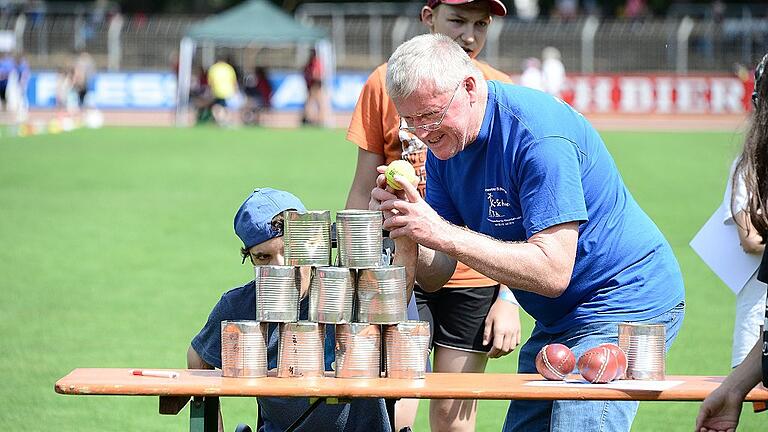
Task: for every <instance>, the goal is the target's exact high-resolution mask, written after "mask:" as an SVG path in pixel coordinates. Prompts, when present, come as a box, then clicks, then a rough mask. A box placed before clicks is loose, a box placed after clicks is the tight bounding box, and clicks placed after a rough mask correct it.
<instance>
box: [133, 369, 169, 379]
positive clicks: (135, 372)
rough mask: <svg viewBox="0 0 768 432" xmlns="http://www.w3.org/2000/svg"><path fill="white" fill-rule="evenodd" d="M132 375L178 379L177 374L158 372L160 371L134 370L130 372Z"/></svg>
mask: <svg viewBox="0 0 768 432" xmlns="http://www.w3.org/2000/svg"><path fill="white" fill-rule="evenodd" d="M131 373H132V374H133V375H138V376H147V377H158V378H178V376H179V373H178V372H173V371H160V370H146V369H134V370H132V371H131Z"/></svg>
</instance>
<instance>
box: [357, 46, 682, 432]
mask: <svg viewBox="0 0 768 432" xmlns="http://www.w3.org/2000/svg"><path fill="white" fill-rule="evenodd" d="M386 82H387V93H388V94H389V95H390V97H392V100H393V102H394V104H395V107H396V108H397V112H399V113H400V116H401V117H402V119H403V120H404V121H405V122H406V126H404V128H407V129H408V130H410V131H412V132H413V133H415V134H417V135H418V137H419V139H420V140H421V141H422V142H424V143H426V145H427V146H428V147H429V149H430V152H429V153H428V155H427V164H426V168H427V178H428V181H427V194H426V200H425V199H423V198H421V196H420V195H419V193H418V191H417V190H416V189H415V188H414V187H413V186H412V185H411V184H410V183H408V184H405V183H406V182H405V181H403V178H402V177H395V180H396V181H398V182H399V184H400V186H401V187H403V188H404V192H402V193H398V194H394V193H393V191H392V190H391V189H390V188H389V187H387V186H386V180H385V179H384V176H383V174H381V175H379V177H378V178H377V187H376V188H374V189H373V190H372V191H371V201H370V205H369V209H371V210H381V211H383V212H384V224H383V227H384V229H387V230H389V231H390V237H392V238H393V239H395V240H396V241H397V240H402V239H410V240H411V241H412V242H413V244H412V246H411V248H410V249H406V251H409V252H410V253H411V255H410V257H408V258H404V257H397V256H396V258H398V259H400V260H401V261H402V262H405V263H407V265H405V268H406V270H407V269H409V268H413V265H412V263H418V266H417V267H416V277H417V279H418V282H419V285H420V286H421V288H422V289H423V290H425V291H427V292H432V291H435V290H441V288H442V287H443V285H444V283H445V281H446V280H448V279H449V278H450V276H451V274H452V273H453V272H454V270H455V268H456V261H457V260H459V259H460V260H462V261H464V262H465V263H467V264H468V265H470V266H471V267H472V268H474V269H477V270H479V271H481V272H482V273H483V274H484V275H486V276H488V277H490V278H493V279H495V280H498V281H499V282H500V283H502V284H505V285H507V286H509V287H512V288H513V289H514V292H515V297H516V298H517V300H518V301H519V302H520V305H521V306H522V307H523V308H524V309H525V311H526V312H528V313H529V314H530V315H531V316H532V317H533V318H534V319H535V320H536V324H535V327H534V329H533V331H532V333H531V336H530V338H529V339H528V340H527V341H526V342H525V344H524V345H523V346H522V348H520V352H519V362H518V367H517V371H518V372H519V373H536V366H535V358H536V355H537V354H538V353H539V352H540V351H541V349H542V347H544V346H545V345H547V344H551V343H561V344H564V345H566V346H568V347H569V348H570V349H571V350H572V351H573V353H574V355H575V356H576V357H577V358H578V357H579V356H581V355H582V354H583V353H584V352H586V351H587V350H588V349H591V348H594V347H596V346H598V345H600V344H602V343H614V344H615V343H617V342H618V325H619V324H620V323H623V322H634V323H643V324H663V325H664V328H665V334H666V339H665V350H669V348H670V347H671V345H672V343H673V341H674V340H675V338H676V337H677V334H678V332H679V330H680V327H681V325H682V321H683V316H684V315H685V292H684V286H683V278H682V274H681V273H680V267H679V266H678V263H677V259H676V258H675V256H674V253H673V251H672V247H671V246H670V245H669V242H667V240H666V239H665V238H664V235H663V234H662V233H661V231H660V230H659V228H658V227H657V226H656V225H655V224H654V223H653V221H652V220H651V218H650V217H648V215H647V214H646V213H645V212H643V210H642V209H641V208H640V206H639V204H638V203H637V201H635V199H634V198H633V197H632V194H631V193H630V192H629V190H628V189H627V187H626V186H625V184H624V181H623V180H622V178H621V174H620V173H619V170H618V168H617V167H616V164H615V163H614V161H613V158H612V157H611V155H610V153H609V152H608V149H607V148H606V146H605V143H604V142H603V140H602V138H601V137H600V135H599V134H598V132H597V131H596V130H595V129H594V128H593V127H592V125H591V124H590V123H589V122H588V121H587V120H586V119H585V118H584V116H582V115H581V114H580V113H578V112H576V111H575V110H573V108H571V107H570V106H569V105H568V104H566V103H564V102H563V101H562V100H560V99H557V98H555V97H552V96H551V95H549V94H547V93H543V92H540V91H536V90H532V89H528V88H525V87H522V86H515V85H509V84H504V83H501V82H498V81H493V80H491V81H486V80H485V79H483V75H482V73H481V72H480V70H478V68H477V67H476V66H475V64H474V62H472V60H471V58H470V57H469V56H467V55H466V53H465V52H464V50H462V48H461V47H460V46H459V45H458V44H456V42H454V41H453V40H451V39H450V38H448V37H446V36H444V35H435V34H428V35H421V36H417V37H415V38H413V39H411V40H409V41H407V42H405V43H404V44H402V45H400V46H399V47H398V48H397V49H396V50H395V52H394V53H393V54H392V56H391V57H390V59H389V62H388V63H387V81H386ZM432 112H434V113H436V114H435V115H433V116H427V117H425V116H423V115H422V113H432ZM384 168H385V167H383V166H382V167H379V168H378V170H379V172H380V173H383V171H384ZM398 179H399V180H398ZM415 249H417V251H414V250H415ZM403 253H407V252H403ZM638 405H639V404H638V402H635V401H583V400H554V401H520V400H512V401H510V404H509V410H508V411H507V417H506V421H505V424H504V430H505V431H525V432H530V431H579V432H587V431H607V430H609V431H614V432H618V431H629V430H630V428H631V426H632V421H633V419H634V417H635V414H636V412H637V408H638Z"/></svg>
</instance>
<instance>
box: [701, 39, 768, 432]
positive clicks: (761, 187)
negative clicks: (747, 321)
mask: <svg viewBox="0 0 768 432" xmlns="http://www.w3.org/2000/svg"><path fill="white" fill-rule="evenodd" d="M766 63H768V54H766V55H765V56H764V57H763V59H762V60H761V61H760V63H759V64H758V66H757V68H755V87H754V92H753V93H752V103H753V104H754V107H755V110H754V111H753V112H752V121H751V124H750V127H749V130H748V131H747V134H746V138H745V140H744V148H743V150H742V152H741V156H739V159H738V161H737V163H736V169H735V170H734V175H733V180H732V181H733V182H734V184H735V183H737V182H738V181H739V178H742V179H743V181H744V186H745V189H746V198H747V199H746V202H747V205H746V209H745V211H744V212H745V213H744V215H745V216H746V217H745V218H744V219H748V220H749V224H750V225H747V223H746V222H747V221H746V220H744V221H743V222H742V225H743V229H750V228H752V229H754V230H755V231H756V233H755V234H753V235H759V236H760V237H761V238H762V239H765V238H768V202H766V197H768V163H766V162H767V161H766V155H768V126H766V125H768V103H766V102H767V101H768V78H766V76H765V67H766ZM737 204H738V201H737V196H736V195H735V194H734V196H733V198H732V200H731V206H732V207H733V208H735V209H738V208H739V207H737ZM737 222H739V219H737ZM757 279H758V280H759V281H761V282H768V254H766V253H765V248H764V247H763V260H762V262H761V263H760V268H759V269H758V273H757ZM764 305H765V309H764V311H765V312H764V313H765V322H768V304H765V303H764ZM762 333H763V337H762V340H760V339H759V338H758V340H757V342H755V345H754V346H753V347H752V349H751V350H750V351H749V353H748V354H747V356H746V357H745V358H744V360H743V361H742V362H741V364H739V366H738V367H736V369H734V370H733V371H732V372H731V373H730V375H728V377H727V378H726V379H725V381H723V383H722V384H720V386H719V387H718V388H717V389H716V390H715V391H713V392H712V393H711V394H710V395H709V396H707V398H706V399H705V400H704V403H702V405H701V408H700V409H699V415H698V416H697V418H696V430H697V431H700V432H709V431H717V432H719V431H733V430H736V427H737V426H738V425H739V417H740V416H741V408H742V403H743V402H744V398H745V397H746V395H747V393H749V391H750V390H752V388H754V387H755V386H756V385H757V384H758V383H759V382H760V380H761V378H762V382H763V385H765V386H768V329H766V328H763V329H762ZM761 351H762V352H761ZM761 363H762V364H761Z"/></svg>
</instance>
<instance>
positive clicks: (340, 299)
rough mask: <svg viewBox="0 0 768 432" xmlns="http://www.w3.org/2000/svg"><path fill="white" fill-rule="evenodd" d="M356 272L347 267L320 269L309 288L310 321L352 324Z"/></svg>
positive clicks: (315, 272) (316, 271)
mask: <svg viewBox="0 0 768 432" xmlns="http://www.w3.org/2000/svg"><path fill="white" fill-rule="evenodd" d="M354 297H355V275H354V271H353V270H350V269H348V268H345V267H318V268H316V269H315V271H314V274H313V276H312V282H311V284H310V287H309V320H310V321H317V322H321V323H326V324H343V323H348V322H352V307H353V303H354Z"/></svg>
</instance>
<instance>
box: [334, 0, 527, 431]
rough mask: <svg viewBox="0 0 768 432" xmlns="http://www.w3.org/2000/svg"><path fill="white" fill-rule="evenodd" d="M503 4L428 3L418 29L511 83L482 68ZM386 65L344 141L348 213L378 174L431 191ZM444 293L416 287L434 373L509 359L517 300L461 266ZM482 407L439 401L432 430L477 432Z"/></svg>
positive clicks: (400, 420) (411, 408) (435, 111)
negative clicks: (403, 174) (446, 40)
mask: <svg viewBox="0 0 768 432" xmlns="http://www.w3.org/2000/svg"><path fill="white" fill-rule="evenodd" d="M506 13H507V10H506V7H505V6H504V4H503V3H502V2H501V1H498V0H475V1H472V0H444V1H440V0H428V1H427V2H426V5H425V6H424V7H422V9H421V15H420V19H421V22H422V23H423V24H424V25H425V26H426V27H427V28H428V29H429V31H430V32H431V33H440V34H444V35H447V36H448V37H450V38H451V39H453V40H455V41H456V42H457V43H458V44H459V45H460V46H461V48H462V50H463V51H464V52H465V53H467V55H469V57H470V58H472V59H473V60H472V61H473V63H474V64H475V65H476V66H477V67H478V68H480V70H481V71H482V73H483V76H484V78H486V79H495V80H500V81H503V82H510V79H509V76H508V75H507V74H505V73H503V72H500V71H498V70H496V69H494V68H492V67H491V66H489V65H487V64H485V63H482V62H480V61H477V60H476V58H477V56H478V55H479V54H480V52H481V51H482V49H483V47H484V45H485V41H486V36H487V32H488V28H489V26H490V25H492V21H493V17H495V16H504V15H506ZM386 72H387V65H386V64H383V65H381V66H379V67H378V68H376V69H375V70H374V71H373V73H371V75H370V76H369V77H368V80H367V81H366V83H365V85H364V86H363V90H362V92H361V94H360V97H359V98H358V102H357V105H356V106H355V110H354V112H353V114H352V121H351V122H350V125H349V129H348V130H347V139H348V140H349V141H351V142H353V143H354V144H356V145H357V146H358V149H357V167H356V169H355V177H354V179H353V181H352V185H351V186H350V190H349V196H348V197H347V203H346V208H348V209H367V208H368V203H369V201H370V198H371V190H372V189H373V188H374V187H376V176H377V173H376V167H377V166H379V165H383V164H388V163H390V162H392V161H393V160H397V159H401V158H402V159H406V160H408V161H409V162H410V163H411V164H412V165H413V166H414V168H415V169H416V173H417V175H418V176H419V177H420V179H421V181H420V184H419V191H420V192H421V193H422V195H423V194H424V191H425V188H426V187H427V185H428V184H429V180H428V179H427V178H426V173H425V171H424V161H425V160H426V156H427V146H426V145H425V144H424V143H423V142H422V141H421V140H420V139H419V138H418V137H417V136H416V135H414V134H412V133H410V132H409V131H407V130H406V129H403V128H402V127H401V126H402V122H401V119H400V117H399V116H398V113H397V109H396V108H395V105H394V103H393V102H392V99H391V98H390V97H389V95H388V94H387V91H386V88H385V85H384V82H385V75H386ZM440 109H442V107H431V108H430V109H429V110H426V111H425V112H424V113H423V114H424V118H430V119H434V120H438V119H439V116H440V112H439V110H440ZM446 288H450V289H445V290H441V291H439V292H436V293H427V292H424V291H423V290H421V289H420V288H418V287H416V288H415V289H414V293H415V300H416V302H417V304H418V313H419V316H420V317H421V319H422V320H425V321H429V322H430V328H431V330H432V333H433V334H432V345H433V351H434V362H433V368H432V369H433V371H434V372H470V373H472V372H483V371H485V366H486V363H487V361H488V358H489V357H491V358H494V357H501V356H503V355H506V354H508V353H510V352H511V351H512V350H513V349H514V348H515V347H516V346H517V345H518V344H519V343H520V319H519V315H518V306H517V303H516V301H515V299H514V295H512V292H511V291H510V290H509V288H507V287H501V286H499V284H498V282H496V281H493V280H491V279H489V278H487V277H485V276H483V275H481V274H479V273H477V272H475V271H474V270H472V269H470V268H469V267H467V266H465V265H463V264H460V265H459V267H458V268H457V270H456V273H455V274H454V277H453V278H452V279H451V280H450V281H449V282H448V283H447V284H446ZM418 403H419V401H418V399H412V400H401V401H400V402H398V405H397V409H396V410H395V413H396V415H397V418H396V421H395V423H396V424H397V426H398V427H404V426H408V425H412V424H413V420H414V418H415V416H416V411H417V408H418ZM476 415H477V402H476V401H474V400H453V399H434V400H431V401H430V408H429V423H430V426H431V428H432V430H435V431H443V430H452V431H472V430H474V428H475V420H476Z"/></svg>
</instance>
